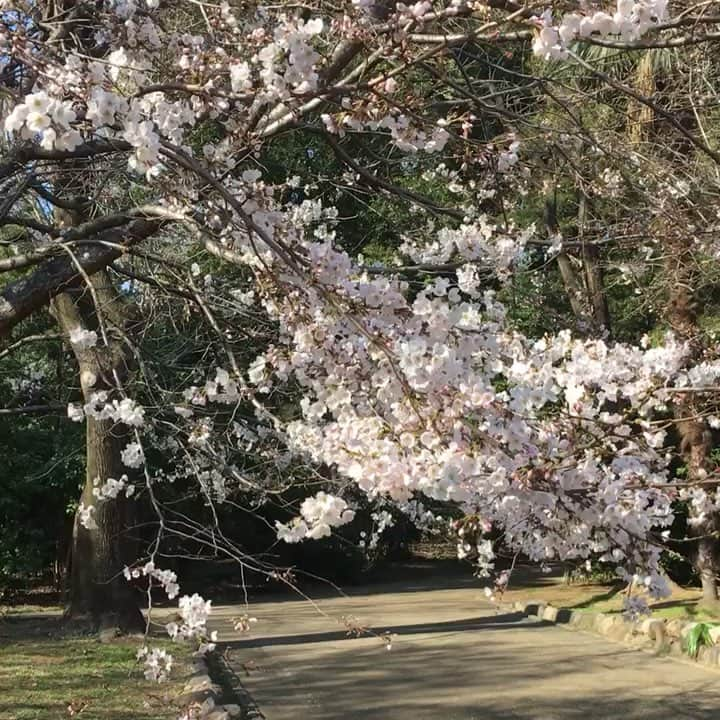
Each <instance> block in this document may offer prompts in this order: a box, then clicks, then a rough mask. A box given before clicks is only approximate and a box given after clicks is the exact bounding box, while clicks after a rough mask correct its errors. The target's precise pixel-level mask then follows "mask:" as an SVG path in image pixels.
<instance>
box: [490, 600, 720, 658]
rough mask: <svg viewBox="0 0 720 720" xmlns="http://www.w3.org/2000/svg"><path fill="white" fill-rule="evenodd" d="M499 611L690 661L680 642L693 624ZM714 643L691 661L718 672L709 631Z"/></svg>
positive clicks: (719, 636)
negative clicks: (518, 614)
mask: <svg viewBox="0 0 720 720" xmlns="http://www.w3.org/2000/svg"><path fill="white" fill-rule="evenodd" d="M499 607H500V609H502V610H506V611H514V612H521V613H523V614H524V615H526V616H528V617H536V618H537V619H538V620H540V621H542V622H551V623H555V624H557V625H565V626H567V627H568V628H569V629H573V630H585V631H587V632H593V633H596V634H598V635H603V636H605V637H607V638H609V639H610V640H614V641H616V642H622V643H625V644H627V645H630V646H632V647H635V648H639V649H647V650H651V651H652V652H654V653H655V654H657V655H671V656H675V657H682V658H684V659H686V660H690V661H692V658H691V657H690V656H689V655H688V654H687V653H685V652H684V651H683V640H684V638H685V636H686V635H687V634H688V632H689V631H690V630H691V629H692V628H693V627H694V626H695V625H697V623H695V622H684V621H682V620H670V621H665V620H659V619H652V618H651V619H646V620H640V621H638V622H631V621H629V620H625V619H624V618H623V617H622V616H621V615H616V614H609V613H600V612H579V611H578V610H571V609H570V608H558V607H554V606H552V605H550V604H549V603H546V602H543V601H536V602H530V603H527V602H515V603H500V606H499ZM710 634H711V637H712V639H713V641H714V642H715V645H713V646H712V647H708V646H703V647H701V648H700V649H699V651H698V656H697V658H695V661H696V662H698V663H700V664H702V665H705V666H707V667H710V668H715V669H720V628H713V629H712V630H711V633H710Z"/></svg>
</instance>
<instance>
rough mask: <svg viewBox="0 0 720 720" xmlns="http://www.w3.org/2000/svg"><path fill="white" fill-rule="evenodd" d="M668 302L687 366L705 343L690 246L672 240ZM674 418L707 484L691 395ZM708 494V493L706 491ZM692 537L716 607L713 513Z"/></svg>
mask: <svg viewBox="0 0 720 720" xmlns="http://www.w3.org/2000/svg"><path fill="white" fill-rule="evenodd" d="M667 257H668V260H667V271H668V282H669V284H670V294H669V295H670V296H669V302H668V310H667V318H668V321H669V323H670V326H671V328H672V329H673V331H674V332H675V334H676V335H677V336H678V338H679V339H681V340H684V341H685V342H686V343H687V344H688V347H689V353H688V357H687V362H688V363H691V362H698V361H700V360H702V357H703V350H704V346H703V342H702V337H701V332H700V329H699V327H698V322H697V311H696V307H695V298H694V293H693V288H694V287H696V284H697V282H696V278H695V277H694V269H693V264H692V240H691V239H686V238H685V237H680V238H675V239H671V240H670V242H669V247H668V253H667ZM673 412H674V415H675V418H676V426H677V430H678V435H679V440H680V453H681V455H682V456H683V458H684V460H685V463H686V465H687V478H688V480H689V481H690V482H691V483H692V482H701V481H704V480H706V479H707V478H708V470H709V469H710V451H711V450H712V437H711V433H710V430H709V428H708V427H707V425H706V424H705V422H704V421H703V420H702V419H698V408H697V407H696V405H695V402H694V400H693V398H692V393H687V394H683V395H681V396H680V399H678V400H677V401H676V402H675V405H674V408H673ZM708 489H711V488H708ZM689 521H690V527H691V530H690V534H691V536H693V537H695V538H697V540H696V542H695V547H694V548H693V551H692V561H693V564H694V566H695V569H696V571H697V573H698V575H699V576H700V582H701V584H702V591H703V601H705V602H708V603H712V604H714V603H717V601H718V598H719V594H718V579H719V578H720V543H718V532H719V531H720V515H719V514H717V513H715V514H713V515H711V516H709V517H707V518H703V519H702V520H701V519H700V518H697V517H693V514H692V511H691V514H690V518H689Z"/></svg>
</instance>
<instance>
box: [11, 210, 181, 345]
mask: <svg viewBox="0 0 720 720" xmlns="http://www.w3.org/2000/svg"><path fill="white" fill-rule="evenodd" d="M164 222H167V221H164V220H136V221H134V222H132V223H130V224H129V225H128V226H127V227H126V228H123V229H121V230H107V231H105V232H102V233H99V234H98V236H97V238H96V242H97V244H95V245H89V246H88V248H87V249H86V250H84V251H83V252H82V253H80V254H79V255H78V256H77V261H78V263H79V264H80V267H81V268H82V271H83V272H85V273H86V274H88V275H91V274H93V273H95V272H97V271H98V270H101V269H102V268H104V267H106V266H107V265H109V264H110V263H111V262H113V261H114V260H116V259H117V258H118V257H120V256H121V255H122V254H123V252H124V248H125V247H130V246H131V245H134V244H135V243H138V242H140V241H142V240H144V239H145V238H147V237H149V236H150V235H152V234H154V233H155V232H157V230H159V229H160V227H161V226H162V225H163V223H164ZM106 241H107V242H109V243H113V244H114V245H115V246H114V247H108V246H105V245H103V244H102V243H103V242H106ZM81 280H82V275H81V271H80V269H79V268H78V267H77V266H76V265H75V263H74V262H73V261H72V259H71V258H69V257H58V258H53V259H51V260H47V261H45V262H44V263H42V264H40V265H39V266H38V267H37V268H36V269H35V270H34V271H33V272H32V273H31V274H30V275H28V276H26V277H24V278H21V279H20V280H17V281H16V282H14V283H10V284H9V285H7V286H6V287H5V288H4V289H3V290H2V292H0V337H4V336H6V335H7V334H8V333H9V332H10V330H11V329H12V328H13V327H15V325H17V324H18V323H19V322H20V321H21V320H24V319H25V318H26V317H28V316H29V315H31V314H32V313H33V312H35V311H36V310H38V309H39V308H41V307H43V306H44V305H47V304H48V303H49V302H50V300H52V298H54V297H55V296H56V295H59V294H60V293H61V292H64V291H66V290H68V289H69V288H71V287H73V286H75V285H76V284H78V283H79V282H80V281H81Z"/></svg>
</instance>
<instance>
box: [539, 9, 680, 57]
mask: <svg viewBox="0 0 720 720" xmlns="http://www.w3.org/2000/svg"><path fill="white" fill-rule="evenodd" d="M667 4H668V3H667V0H617V9H616V11H615V12H614V13H613V14H610V13H608V12H604V11H602V10H598V11H595V12H592V13H588V14H580V13H575V12H572V13H567V14H565V15H563V16H562V18H561V20H560V22H559V23H558V24H557V25H556V24H555V23H554V22H553V18H552V12H551V11H550V10H546V11H545V13H543V15H542V17H541V18H540V20H539V25H540V29H539V32H538V34H537V36H536V38H535V40H534V42H533V51H534V52H535V54H536V55H539V56H540V57H542V58H543V59H545V60H564V59H566V58H567V57H568V45H570V43H572V42H573V41H574V40H575V39H577V38H589V37H593V36H598V37H601V38H606V37H608V36H609V35H617V36H619V37H620V38H621V39H622V40H625V41H631V40H637V39H639V38H641V37H642V36H643V35H645V34H646V33H647V32H648V31H650V30H652V29H654V28H656V27H657V26H658V25H659V24H660V23H661V22H663V21H664V20H666V19H667Z"/></svg>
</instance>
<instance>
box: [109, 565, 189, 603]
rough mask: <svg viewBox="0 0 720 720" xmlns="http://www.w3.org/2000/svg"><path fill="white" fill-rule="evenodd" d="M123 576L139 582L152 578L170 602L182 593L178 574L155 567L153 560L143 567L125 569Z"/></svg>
mask: <svg viewBox="0 0 720 720" xmlns="http://www.w3.org/2000/svg"><path fill="white" fill-rule="evenodd" d="M123 575H124V576H125V579H126V580H137V579H138V578H141V577H150V578H152V579H153V580H157V582H159V583H160V585H161V586H162V588H163V590H164V591H165V593H166V594H167V596H168V598H169V599H170V600H172V599H173V598H176V597H177V595H178V593H179V592H180V585H179V584H178V581H177V574H176V573H174V572H173V571H172V570H162V569H160V568H158V567H155V563H154V562H153V561H152V560H149V561H148V562H146V563H145V564H144V565H143V566H142V567H134V568H129V567H125V568H124V570H123Z"/></svg>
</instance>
